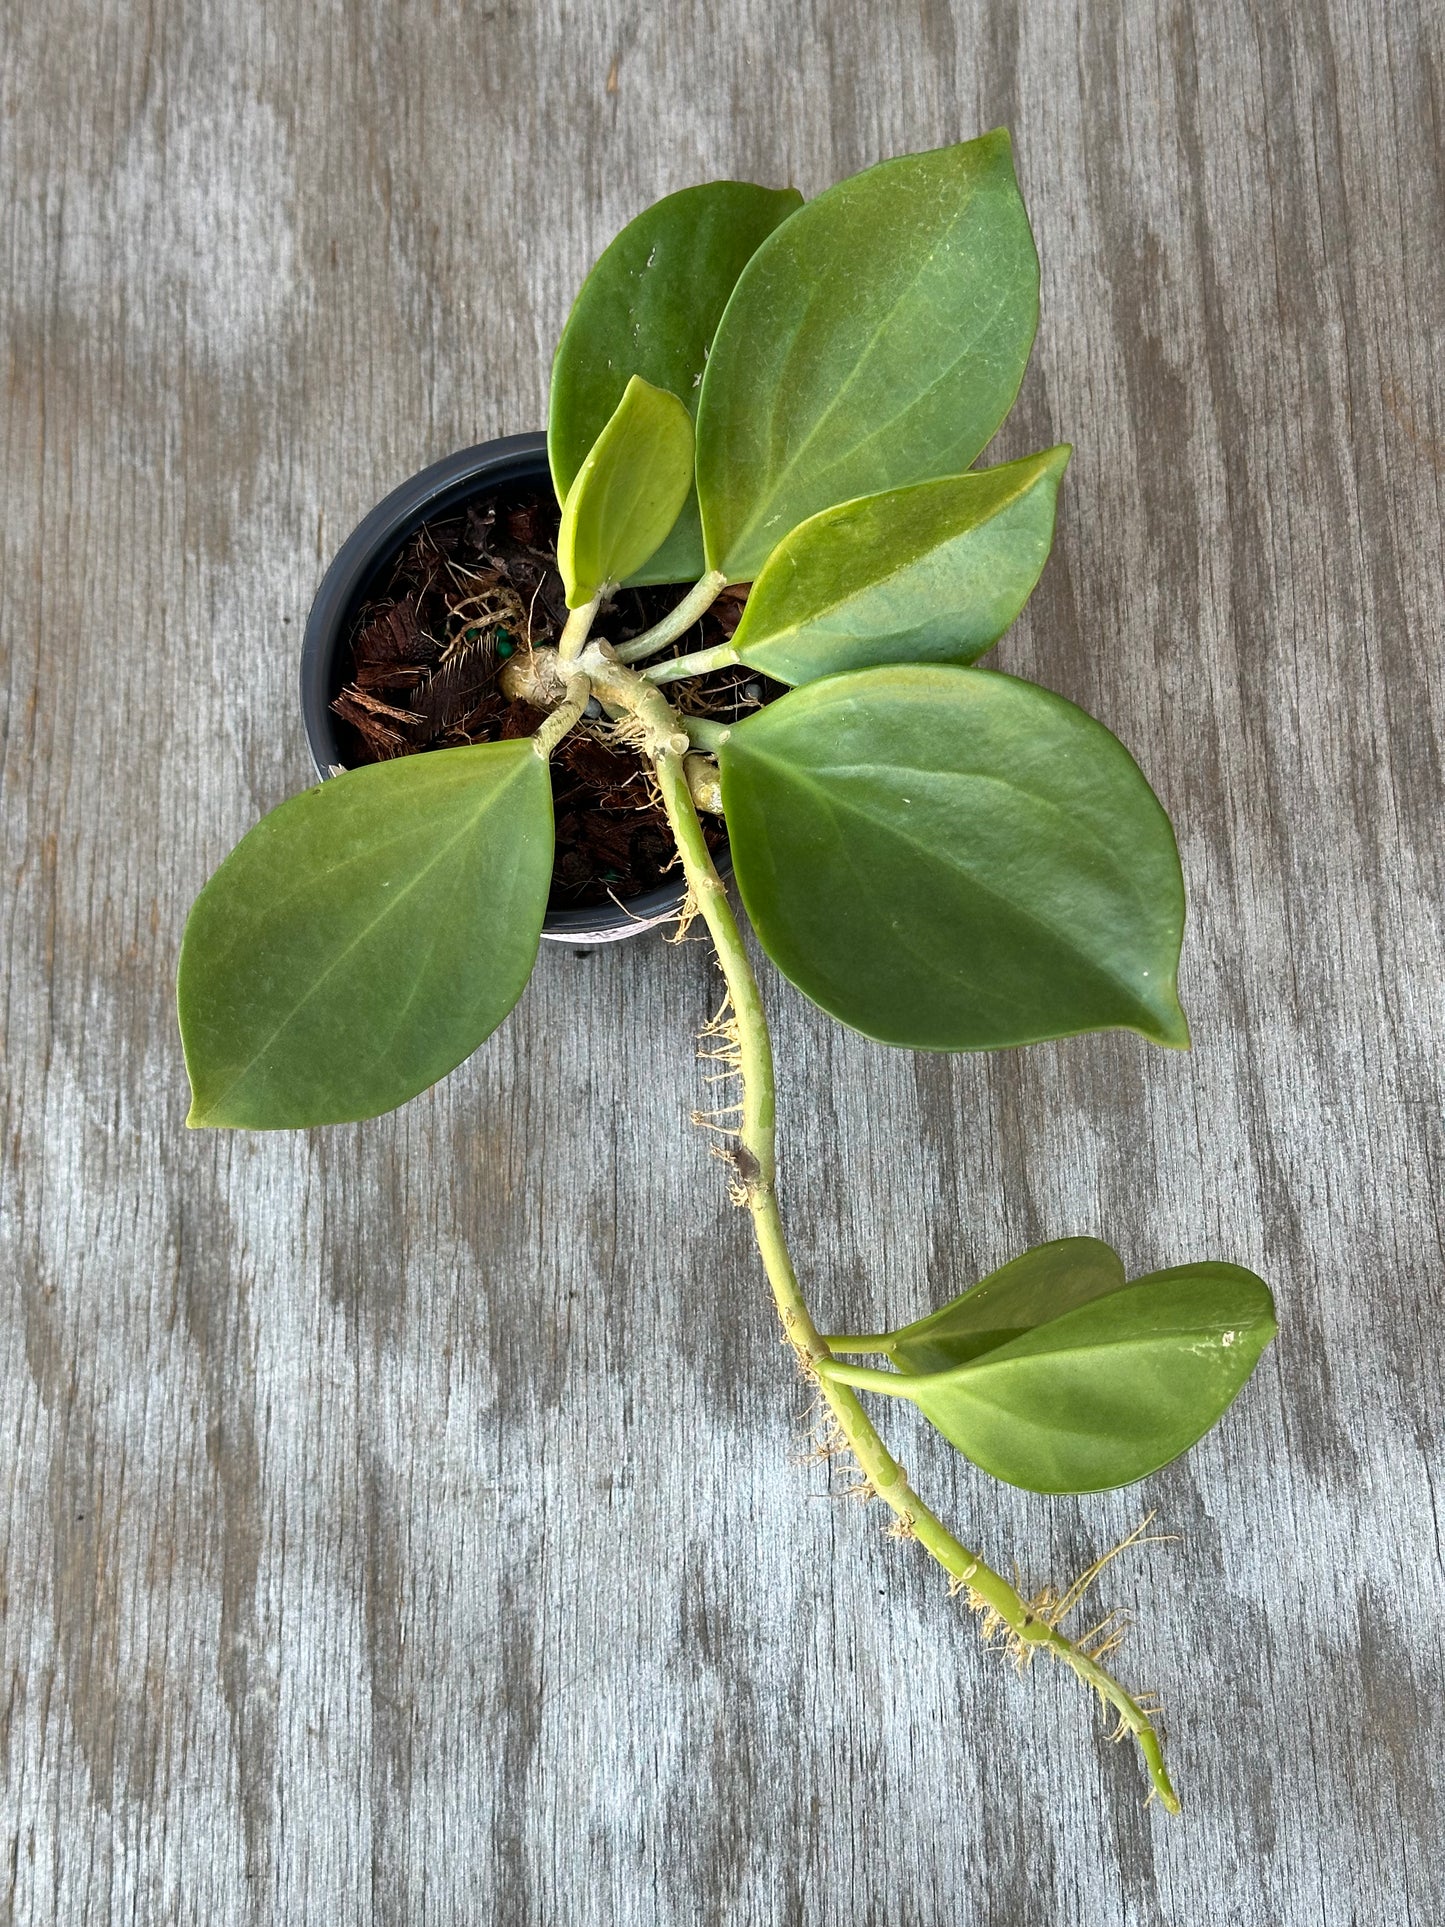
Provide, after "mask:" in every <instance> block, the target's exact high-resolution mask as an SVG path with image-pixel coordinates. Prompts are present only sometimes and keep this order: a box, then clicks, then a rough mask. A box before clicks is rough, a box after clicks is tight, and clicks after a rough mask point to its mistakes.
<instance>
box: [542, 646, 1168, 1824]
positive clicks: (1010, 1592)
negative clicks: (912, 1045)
mask: <svg viewBox="0 0 1445 1927" xmlns="http://www.w3.org/2000/svg"><path fill="white" fill-rule="evenodd" d="M619 656H620V652H619V651H614V650H613V649H612V648H611V647H610V646H609V645H606V644H600V645H599V644H593V645H592V646H591V647H590V648H588V649H587V650H586V652H585V655H584V657H583V659H582V663H581V665H580V666H581V667H582V669H583V670H584V672H585V673H586V674H587V675H588V676H589V677H590V679H591V683H592V687H593V690H594V691H595V693H596V695H597V697H598V699H599V700H600V701H601V702H602V703H603V704H604V705H605V706H606V707H607V708H609V709H610V710H611V711H613V713H618V712H621V713H625V714H626V715H628V716H629V717H631V718H633V719H635V723H636V726H637V729H638V733H639V734H640V736H641V746H642V747H643V748H644V750H645V752H646V754H647V756H648V757H649V759H650V761H651V763H652V766H653V769H654V770H655V772H656V777H657V785H658V790H659V792H660V794H661V798H662V804H663V808H664V810H665V811H666V813H667V819H668V823H669V824H670V826H671V828H672V833H673V836H674V838H675V839H676V842H677V847H678V853H679V855H680V857H681V859H682V867H683V873H684V875H685V877H686V879H687V883H688V888H689V890H690V892H691V894H692V897H693V900H694V902H695V903H696V905H697V908H698V912H699V914H700V915H701V916H702V918H703V921H704V922H705V923H706V925H707V928H708V933H709V935H710V936H711V937H712V941H713V947H714V949H715V951H716V953H717V960H718V964H719V966H720V968H721V970H722V974H723V979H724V982H725V983H726V985H727V991H728V997H729V1001H730V1004H731V1009H732V1016H731V1031H730V1035H731V1037H732V1038H733V1039H734V1040H735V1042H736V1049H737V1056H736V1064H737V1070H738V1073H739V1075H740V1077H741V1080H742V1093H743V1094H742V1104H741V1107H740V1108H741V1123H740V1126H739V1128H738V1132H737V1142H736V1145H735V1147H734V1149H733V1151H732V1164H733V1168H734V1172H735V1174H736V1188H737V1194H738V1197H739V1200H740V1202H743V1203H745V1204H746V1205H747V1208H748V1210H749V1212H750V1213H751V1215H752V1221H753V1229H754V1233H755V1235H756V1238H757V1244H758V1250H759V1253H760V1254H761V1257H762V1260H763V1266H764V1269H765V1271H766V1272H767V1276H768V1282H769V1283H770V1285H771V1286H772V1290H773V1299H774V1302H775V1304H776V1306H777V1310H778V1315H779V1317H780V1318H781V1320H782V1324H783V1330H784V1332H785V1333H786V1335H787V1338H788V1341H789V1343H790V1344H791V1345H792V1347H793V1350H794V1353H795V1354H796V1356H797V1359H798V1364H799V1368H800V1370H801V1371H802V1373H803V1374H804V1375H805V1376H806V1377H807V1378H809V1379H811V1380H812V1381H813V1382H814V1383H816V1385H817V1386H818V1389H819V1391H820V1393H821V1395H822V1397H823V1399H824V1400H825V1401H826V1403H827V1405H828V1407H829V1409H830V1411H831V1412H832V1415H833V1417H834V1419H835V1420H836V1422H837V1425H838V1428H839V1430H840V1432H841V1433H842V1436H843V1438H844V1439H845V1440H846V1442H847V1445H848V1447H849V1449H850V1450H851V1451H852V1453H853V1456H854V1457H855V1459H856V1460H857V1462H858V1465H859V1468H860V1469H861V1471H862V1473H863V1477H864V1479H865V1480H866V1482H867V1488H868V1489H870V1490H871V1491H872V1492H874V1493H876V1494H877V1496H878V1497H879V1498H881V1499H882V1500H883V1501H884V1503H885V1504H886V1505H888V1506H889V1507H890V1508H891V1510H892V1511H893V1512H894V1513H895V1514H896V1515H897V1519H898V1528H897V1530H898V1532H899V1534H900V1536H902V1537H905V1538H911V1539H917V1540H918V1541H919V1542H920V1543H921V1544H922V1545H923V1546H924V1547H925V1548H926V1549H927V1551H928V1552H930V1553H931V1554H932V1556H933V1557H934V1558H935V1559H936V1560H937V1561H938V1563H939V1564H940V1565H941V1566H942V1567H943V1569H944V1571H945V1572H947V1573H948V1575H949V1578H950V1581H951V1589H952V1590H953V1591H961V1592H962V1593H963V1594H964V1596H965V1598H966V1599H967V1601H968V1603H969V1605H970V1606H971V1607H973V1609H974V1610H975V1611H977V1612H978V1613H979V1614H980V1615H981V1616H982V1618H983V1622H984V1626H985V1629H986V1630H993V1631H998V1632H1001V1633H1002V1634H1003V1635H1004V1638H1005V1640H1006V1643H1007V1644H1008V1645H1009V1647H1010V1648H1011V1650H1012V1651H1013V1652H1014V1654H1015V1656H1016V1657H1017V1658H1018V1660H1019V1661H1020V1663H1026V1662H1027V1661H1028V1660H1029V1659H1031V1658H1032V1657H1033V1655H1034V1653H1035V1652H1038V1651H1040V1650H1042V1651H1046V1652H1048V1653H1049V1654H1051V1655H1052V1657H1053V1658H1055V1659H1056V1660H1058V1661H1060V1662H1061V1663H1062V1664H1064V1665H1067V1666H1068V1667H1070V1668H1071V1669H1072V1670H1073V1671H1074V1672H1075V1673H1076V1674H1078V1676H1079V1678H1080V1679H1082V1680H1083V1681H1084V1682H1085V1683H1086V1684H1087V1685H1089V1686H1092V1687H1093V1688H1094V1690H1095V1691H1096V1692H1097V1693H1098V1694H1099V1696H1100V1698H1101V1699H1102V1700H1103V1701H1104V1702H1105V1703H1106V1704H1107V1705H1108V1706H1110V1707H1112V1708H1113V1710H1114V1712H1115V1714H1116V1715H1117V1717H1118V1721H1119V1726H1118V1732H1119V1734H1120V1736H1122V1735H1123V1734H1124V1733H1125V1732H1129V1733H1132V1734H1133V1735H1134V1738H1135V1739H1136V1740H1137V1742H1138V1744H1139V1747H1140V1750H1141V1752H1142V1753H1143V1756H1144V1761H1145V1765H1146V1766H1147V1768H1148V1771H1149V1777H1150V1780H1151V1781H1152V1783H1153V1787H1154V1791H1155V1792H1156V1793H1157V1794H1158V1796H1159V1799H1160V1801H1161V1802H1162V1804H1163V1805H1164V1807H1165V1808H1166V1809H1167V1810H1168V1811H1169V1812H1170V1813H1177V1812H1178V1811H1179V1798H1178V1795H1177V1794H1176V1793H1175V1791H1174V1788H1173V1785H1172V1783H1171V1782H1170V1778H1169V1773H1168V1769H1167V1767H1166V1766H1165V1764H1164V1755H1163V1749H1162V1747H1161V1744H1160V1738H1159V1733H1158V1730H1157V1729H1156V1727H1155V1726H1154V1723H1153V1721H1152V1719H1151V1718H1150V1716H1149V1714H1148V1713H1147V1712H1146V1711H1145V1709H1144V1708H1143V1707H1142V1706H1141V1705H1140V1704H1139V1702H1138V1701H1137V1700H1136V1699H1135V1698H1134V1697H1133V1696H1132V1695H1131V1694H1130V1693H1128V1692H1127V1691H1126V1690H1125V1689H1124V1687H1123V1686H1122V1685H1121V1684H1120V1683H1119V1682H1118V1680H1116V1679H1115V1678H1114V1677H1113V1675H1112V1674H1111V1673H1109V1672H1107V1671H1106V1670H1105V1668H1104V1667H1103V1666H1101V1665H1100V1664H1099V1663H1098V1659H1097V1657H1095V1656H1092V1655H1091V1654H1090V1653H1089V1652H1088V1651H1087V1650H1085V1643H1083V1642H1081V1643H1077V1644H1076V1643H1075V1642H1074V1641H1073V1640H1071V1639H1070V1638H1069V1637H1068V1636H1067V1635H1066V1634H1065V1633H1064V1632H1062V1631H1061V1630H1060V1625H1059V1622H1060V1620H1061V1619H1062V1618H1063V1617H1064V1616H1065V1613H1066V1612H1067V1611H1068V1610H1071V1609H1072V1606H1073V1605H1075V1604H1077V1602H1078V1599H1079V1597H1080V1596H1081V1587H1080V1586H1075V1587H1072V1588H1070V1589H1069V1591H1068V1592H1067V1593H1066V1594H1065V1595H1064V1596H1063V1600H1062V1601H1055V1602H1054V1603H1053V1604H1052V1605H1050V1604H1049V1603H1048V1601H1047V1599H1044V1600H1040V1601H1035V1602H1032V1603H1030V1602H1026V1601H1025V1600H1024V1599H1023V1598H1022V1596H1021V1595H1020V1594H1019V1593H1018V1592H1017V1591H1016V1590H1015V1588H1014V1587H1013V1586H1011V1585H1010V1584H1009V1583H1008V1581H1007V1580H1006V1579H1004V1578H1003V1577H1002V1575H1001V1574H999V1573H997V1572H995V1571H994V1570H993V1568H992V1567H991V1566H989V1565H987V1564H986V1563H985V1562H984V1561H983V1560H982V1559H980V1558H979V1557H978V1555H977V1554H976V1553H973V1552H971V1551H969V1549H968V1548H967V1547H966V1546H965V1545H963V1544H962V1543H961V1542H960V1541H959V1540H958V1539H956V1538H955V1537H954V1535H953V1534H952V1533H951V1532H949V1530H948V1529H947V1527H946V1526H945V1525H944V1524H943V1522H942V1521H941V1520H940V1519H939V1518H938V1517H937V1515H936V1514H935V1513H933V1512H932V1511H931V1510H930V1509H929V1507H928V1506H926V1505H925V1504H924V1502H923V1500H922V1499H920V1498H919V1496H918V1495H917V1493H916V1492H915V1491H914V1490H913V1488H912V1486H911V1485H910V1484H909V1481H908V1476H907V1473H906V1472H905V1471H904V1469H903V1467H902V1466H901V1465H900V1464H899V1463H898V1461H897V1460H896V1459H895V1458H894V1457H893V1455H892V1454H891V1453H890V1452H889V1450H888V1448H887V1446H886V1445H885V1444H884V1443H883V1440H882V1439H881V1438H880V1436H879V1434H878V1432H877V1431H876V1430H875V1428H874V1426H873V1423H872V1421H871V1420H870V1419H869V1417H868V1415H867V1413H866V1412H865V1411H864V1409H863V1406H862V1404H861V1403H860V1402H859V1400H858V1397H857V1395H856V1394H855V1392H854V1391H853V1390H852V1389H851V1387H850V1386H849V1385H847V1384H846V1383H844V1382H843V1380H842V1379H841V1378H840V1377H836V1376H834V1367H833V1359H832V1356H831V1354H830V1352H829V1349H828V1345H827V1341H826V1340H825V1339H824V1337H823V1335H822V1334H821V1333H820V1331H819V1330H818V1327H817V1326H816V1325H815V1324H814V1322H813V1318H812V1315H811V1313H810V1312H809V1310H808V1306H807V1302H806V1300H805V1299H804V1297H803V1293H802V1290H801V1288H800V1286H799V1284H798V1278H797V1273H796V1271H795V1270H794V1268H793V1261H792V1258H791V1256H790V1254H789V1251H788V1243H787V1237H786V1234H785V1232H784V1229H783V1222H782V1218H781V1215H780V1213H779V1210H778V1199H777V1186H776V1178H777V1142H776V1138H777V1126H776V1100H775V1093H774V1083H773V1055H772V1045H771V1041H770V1038H769V1034H768V1025H767V1018H766V1015H765V1013H764V1010H763V1003H762V996H761V993H760V992H759V989H758V983H757V978H756V977H755V975H754V974H753V968H752V964H751V963H750V961H749V959H748V954H747V951H746V948H745V947H744V944H743V939H742V933H741V931H740V930H739V928H738V923H737V919H736V918H735V917H734V915H733V912H732V906H731V905H730V904H729V902H728V898H727V891H726V889H725V887H724V885H723V882H722V879H721V877H719V875H718V873H717V869H716V867H715V866H714V864H713V860H712V857H711V855H710V853H709V851H708V847H707V843H706V840H705V838H704V836H703V833H702V826H701V823H700V822H699V820H698V814H697V810H696V808H695V806H694V803H693V798H692V792H691V789H690V787H689V785H688V780H687V774H686V770H685V767H684V760H685V757H686V755H687V751H688V748H689V741H688V736H687V733H686V731H685V730H684V728H683V724H682V719H681V718H680V717H679V716H678V714H677V712H676V711H675V710H674V709H673V708H672V705H671V704H670V703H669V702H668V701H667V699H666V697H665V696H663V694H662V692H661V691H660V690H659V689H658V688H657V687H656V685H655V684H654V683H651V682H648V681H645V680H644V679H643V678H642V677H641V676H639V675H638V674H636V673H635V672H634V671H631V670H629V669H627V668H626V666H625V665H623V664H622V663H621V662H620V661H619ZM844 1369H846V1368H844ZM1097 1650H1098V1648H1097V1647H1096V1651H1097Z"/></svg>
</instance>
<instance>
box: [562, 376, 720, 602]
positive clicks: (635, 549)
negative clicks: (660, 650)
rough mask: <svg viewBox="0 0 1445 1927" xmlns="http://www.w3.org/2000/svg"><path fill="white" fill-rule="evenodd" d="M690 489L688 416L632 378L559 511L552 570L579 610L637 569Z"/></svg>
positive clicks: (659, 390) (680, 407)
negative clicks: (556, 572) (560, 523)
mask: <svg viewBox="0 0 1445 1927" xmlns="http://www.w3.org/2000/svg"><path fill="white" fill-rule="evenodd" d="M691 487H692V416H691V415H689V414H688V412H687V410H686V409H685V408H684V407H683V405H682V403H681V402H680V401H679V400H678V398H677V396H676V395H670V394H668V393H667V391H666V390H665V389H662V388H654V387H653V385H652V383H651V382H649V381H644V380H643V379H642V377H641V376H640V375H634V376H633V377H632V379H631V381H629V382H628V384H627V386H626V388H624V389H623V391H622V399H621V401H620V402H618V404H617V408H616V411H615V412H614V414H613V416H612V419H611V420H610V421H609V422H608V424H607V426H606V427H605V428H604V429H603V431H602V433H601V434H600V435H599V436H598V437H597V440H596V441H595V442H594V443H593V444H592V449H591V452H590V454H589V455H588V457H587V459H586V461H585V462H584V463H583V464H582V466H581V468H579V469H578V471H577V479H576V481H574V482H573V484H572V486H571V488H570V489H569V490H568V491H567V500H566V501H565V502H564V503H563V504H562V525H561V527H560V528H559V529H558V531H557V567H558V568H559V569H560V570H561V572H562V581H563V584H564V586H565V587H566V590H567V607H568V608H569V609H580V608H581V607H582V606H583V604H584V603H588V602H590V601H591V600H592V598H593V597H594V596H595V595H598V594H600V593H602V592H604V591H606V590H609V589H614V588H616V586H617V584H618V583H619V582H621V581H622V580H623V579H624V578H625V577H627V576H629V575H631V574H632V572H633V570H634V569H640V568H641V567H642V564H643V563H644V562H645V561H646V560H647V559H648V557H649V556H650V555H652V554H654V553H655V552H656V550H657V547H658V544H659V543H660V542H661V541H662V539H663V537H664V536H665V535H666V534H667V532H668V530H669V529H670V528H671V527H672V525H673V523H674V522H675V521H676V520H677V517H678V512H679V510H680V509H681V508H682V505H683V503H684V502H685V501H686V500H687V492H688V490H689V489H690V488H691Z"/></svg>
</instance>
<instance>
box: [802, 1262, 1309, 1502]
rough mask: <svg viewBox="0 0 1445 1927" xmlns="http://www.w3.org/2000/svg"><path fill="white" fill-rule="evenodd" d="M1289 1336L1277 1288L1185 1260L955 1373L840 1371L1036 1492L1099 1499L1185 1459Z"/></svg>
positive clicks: (835, 1369)
mask: <svg viewBox="0 0 1445 1927" xmlns="http://www.w3.org/2000/svg"><path fill="white" fill-rule="evenodd" d="M1274 1333H1275V1317H1274V1302H1273V1300H1272V1299H1271V1297H1270V1294H1269V1289H1268V1287H1267V1286H1266V1285H1265V1284H1264V1282H1263V1281H1262V1280H1261V1279H1259V1278H1257V1277H1255V1275H1254V1273H1253V1272H1252V1271H1245V1270H1243V1269H1242V1268H1241V1267H1240V1266H1238V1265H1220V1264H1199V1265H1180V1266H1178V1267H1177V1268H1176V1269H1174V1270H1172V1271H1156V1272H1154V1273H1152V1274H1151V1275H1150V1276H1149V1277H1147V1278H1141V1279H1139V1280H1137V1281H1136V1282H1135V1283H1134V1284H1131V1285H1126V1286H1124V1288H1123V1289H1122V1290H1119V1291H1113V1292H1110V1293H1109V1294H1108V1295H1107V1296H1104V1297H1101V1298H1095V1299H1093V1300H1092V1301H1091V1302H1089V1303H1087V1304H1083V1305H1080V1306H1077V1307H1076V1308H1075V1309H1074V1310H1073V1311H1069V1312H1065V1313H1064V1314H1063V1316H1062V1317H1058V1318H1053V1319H1050V1320H1048V1321H1047V1322H1046V1323H1044V1324H1041V1325H1039V1326H1037V1327H1036V1328H1035V1329H1034V1330H1032V1331H1029V1332H1026V1333H1025V1334H1024V1335H1023V1336H1022V1337H1020V1338H1017V1339H1014V1340H1013V1341H1012V1343H1009V1344H1005V1345H1000V1346H998V1347H996V1348H995V1349H994V1350H992V1351H989V1352H987V1353H985V1354H984V1355H983V1356H982V1357H980V1358H977V1359H975V1360H974V1361H973V1362H972V1363H969V1364H965V1365H957V1366H954V1367H952V1368H951V1369H949V1370H947V1371H940V1372H925V1373H920V1374H911V1373H903V1372H870V1371H868V1370H866V1369H863V1368H860V1367H857V1366H837V1365H828V1366H825V1367H824V1370H825V1372H826V1373H827V1374H828V1375H831V1376H833V1377H836V1378H840V1379H842V1380H843V1381H844V1382H845V1383H849V1384H854V1385H859V1386H862V1387H864V1388H865V1389H868V1390H871V1391H876V1392H886V1393H888V1394H890V1395H891V1396H894V1397H898V1398H906V1399H908V1400H910V1401H911V1402H912V1403H913V1404H914V1405H916V1406H917V1407H918V1409H919V1410H920V1411H921V1412H922V1413H923V1414H924V1416H925V1417H926V1418H927V1419H928V1420H929V1422H930V1423H931V1424H932V1425H934V1426H936V1427H937V1429H938V1430H939V1431H940V1432H942V1434H943V1435H944V1437H945V1438H946V1439H948V1440H949V1441H950V1443H952V1444H953V1445H956V1446H957V1447H958V1449H959V1451H960V1452H963V1453H964V1454H966V1456H967V1457H968V1458H970V1459H972V1460H973V1461H974V1463H975V1464H976V1465H980V1466H982V1467H983V1469H984V1471H985V1472H991V1473H992V1474H993V1475H994V1477H995V1478H998V1479H1004V1480H1006V1481H1007V1482H1008V1483H1009V1484H1010V1485H1020V1486H1024V1487H1026V1488H1027V1489H1028V1490H1030V1491H1032V1492H1098V1491H1102V1490H1104V1489H1105V1488H1107V1487H1110V1486H1116V1485H1128V1484H1130V1483H1132V1481H1133V1480H1135V1479H1142V1478H1144V1477H1145V1476H1146V1475H1147V1474H1148V1473H1150V1472H1157V1471H1158V1469H1159V1468H1160V1466H1163V1465H1168V1464H1169V1462H1170V1460H1171V1459H1176V1458H1178V1456H1179V1454H1180V1453H1181V1452H1185V1451H1187V1450H1188V1449H1189V1447H1190V1446H1191V1445H1193V1444H1194V1442H1195V1440H1196V1439H1199V1438H1202V1437H1203V1435H1204V1433H1206V1432H1207V1431H1208V1430H1209V1428H1210V1427H1211V1426H1212V1425H1214V1424H1215V1423H1216V1422H1217V1421H1218V1420H1219V1419H1220V1418H1221V1417H1222V1416H1223V1414H1224V1412H1225V1410H1226V1409H1227V1408H1228V1406H1229V1405H1230V1404H1231V1403H1232V1402H1233V1400H1234V1399H1235V1397H1236V1396H1237V1394H1238V1393H1239V1391H1240V1390H1241V1388H1242V1387H1243V1385H1244V1383H1245V1381H1246V1379H1247V1378H1248V1377H1249V1375H1250V1373H1251V1372H1252V1371H1253V1370H1254V1367H1255V1365H1256V1363H1257V1362H1258V1360H1259V1357H1260V1354H1261V1353H1262V1352H1263V1350H1264V1348H1265V1346H1266V1345H1267V1344H1268V1343H1269V1341H1270V1339H1271V1338H1273V1336H1274Z"/></svg>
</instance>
